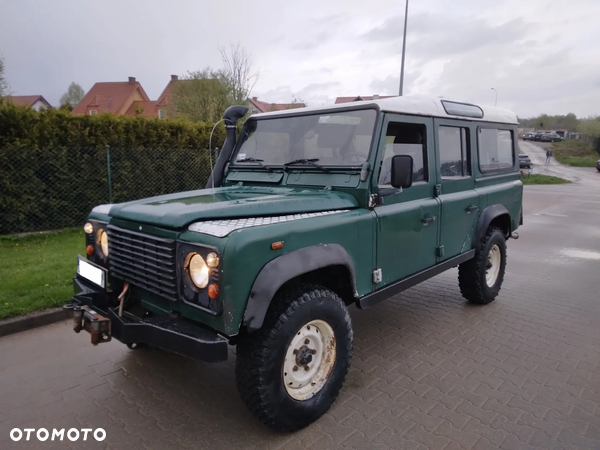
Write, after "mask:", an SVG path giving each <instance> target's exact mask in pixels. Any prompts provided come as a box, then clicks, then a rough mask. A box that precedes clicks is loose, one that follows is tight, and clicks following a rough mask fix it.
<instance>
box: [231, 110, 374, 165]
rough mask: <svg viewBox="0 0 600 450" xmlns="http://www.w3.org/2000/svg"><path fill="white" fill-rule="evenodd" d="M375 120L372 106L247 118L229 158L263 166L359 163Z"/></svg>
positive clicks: (368, 145)
mask: <svg viewBox="0 0 600 450" xmlns="http://www.w3.org/2000/svg"><path fill="white" fill-rule="evenodd" d="M376 119H377V112H376V110H374V109H365V110H360V111H343V112H336V113H322V114H313V115H306V116H289V117H279V118H276V119H261V120H255V119H250V120H249V121H248V122H247V123H246V125H245V126H244V129H243V130H242V133H241V135H240V140H239V143H238V145H237V149H236V153H235V155H234V158H233V161H234V163H235V162H236V161H241V160H244V159H250V158H255V159H259V160H261V162H262V163H263V164H264V165H265V166H282V165H284V164H285V163H289V162H291V161H295V160H298V159H311V160H313V161H314V162H318V164H319V165H321V166H361V165H362V164H363V163H364V162H365V161H366V160H367V158H368V157H369V150H370V148H371V141H372V138H373V130H374V128H375V121H376ZM307 165H310V163H308V164H307ZM239 166H240V167H241V166H242V164H240V165H239ZM246 166H249V167H252V165H245V164H244V167H246ZM254 167H256V166H254Z"/></svg>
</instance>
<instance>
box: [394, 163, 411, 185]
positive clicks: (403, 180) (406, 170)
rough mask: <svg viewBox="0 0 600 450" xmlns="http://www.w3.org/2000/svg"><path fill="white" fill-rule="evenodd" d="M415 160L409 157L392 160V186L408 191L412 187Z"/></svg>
mask: <svg viewBox="0 0 600 450" xmlns="http://www.w3.org/2000/svg"><path fill="white" fill-rule="evenodd" d="M412 176H413V159H412V156H409V155H396V156H394V157H393V158H392V183H391V184H392V186H394V187H395V188H402V189H406V188H409V187H411V186H412Z"/></svg>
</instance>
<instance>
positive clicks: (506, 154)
mask: <svg viewBox="0 0 600 450" xmlns="http://www.w3.org/2000/svg"><path fill="white" fill-rule="evenodd" d="M514 165H515V161H514V155H513V134H512V131H510V130H497V129H493V128H480V129H479V168H480V169H481V171H482V172H490V171H493V170H501V169H509V168H511V167H513V166H514Z"/></svg>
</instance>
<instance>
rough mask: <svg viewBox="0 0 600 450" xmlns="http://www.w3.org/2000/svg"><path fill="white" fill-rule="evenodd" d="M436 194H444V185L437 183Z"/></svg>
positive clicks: (437, 195)
mask: <svg viewBox="0 0 600 450" xmlns="http://www.w3.org/2000/svg"><path fill="white" fill-rule="evenodd" d="M434 192H435V196H436V197H439V196H440V195H442V185H441V184H436V185H435V191H434Z"/></svg>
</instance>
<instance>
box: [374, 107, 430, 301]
mask: <svg viewBox="0 0 600 450" xmlns="http://www.w3.org/2000/svg"><path fill="white" fill-rule="evenodd" d="M415 135H419V136H420V137H421V142H420V143H417V142H416V141H414V138H415ZM433 148H434V137H433V119H430V118H422V117H411V116H400V115H393V114H388V115H386V116H385V120H384V124H383V133H382V136H381V140H380V143H379V155H378V159H377V163H376V167H378V170H376V171H375V177H374V178H375V180H374V182H375V183H377V186H376V189H377V190H378V192H379V199H380V204H379V205H378V206H377V207H376V208H375V209H374V212H375V214H376V220H377V228H376V229H377V237H376V239H377V243H376V261H377V266H376V267H377V268H378V269H381V275H382V280H381V283H376V285H375V289H378V288H380V287H383V286H385V285H387V284H390V283H393V282H395V281H398V280H400V279H402V278H405V277H407V276H409V275H412V274H414V273H416V272H419V271H421V270H423V269H426V268H428V267H431V266H433V265H435V262H436V245H437V239H438V216H439V201H438V199H437V198H435V197H434V190H435V189H434V188H435V180H436V176H435V164H434V157H433V155H434V152H433ZM399 154H404V155H410V156H412V158H413V162H414V171H413V185H412V186H411V187H410V188H407V189H404V190H399V189H395V188H393V187H392V186H391V184H389V183H390V178H389V163H390V160H391V158H392V157H393V156H394V155H399Z"/></svg>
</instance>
